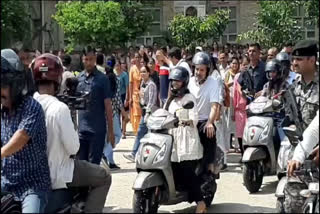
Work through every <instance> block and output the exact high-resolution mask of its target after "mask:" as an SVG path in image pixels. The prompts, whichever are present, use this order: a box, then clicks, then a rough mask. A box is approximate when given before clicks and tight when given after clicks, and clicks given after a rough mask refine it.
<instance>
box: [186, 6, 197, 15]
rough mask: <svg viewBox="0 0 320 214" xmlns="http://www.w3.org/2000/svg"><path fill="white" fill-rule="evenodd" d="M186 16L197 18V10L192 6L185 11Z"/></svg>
mask: <svg viewBox="0 0 320 214" xmlns="http://www.w3.org/2000/svg"><path fill="white" fill-rule="evenodd" d="M186 16H195V17H197V16H198V10H197V9H196V8H195V7H193V6H191V7H188V8H187V10H186Z"/></svg>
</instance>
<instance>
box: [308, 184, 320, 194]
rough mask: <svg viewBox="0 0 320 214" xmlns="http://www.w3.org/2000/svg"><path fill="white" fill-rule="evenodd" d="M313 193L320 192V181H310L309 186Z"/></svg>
mask: <svg viewBox="0 0 320 214" xmlns="http://www.w3.org/2000/svg"><path fill="white" fill-rule="evenodd" d="M308 189H309V190H310V191H311V192H312V193H318V192H319V183H315V182H312V183H309V188H308Z"/></svg>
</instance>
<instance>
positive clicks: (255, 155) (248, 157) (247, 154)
mask: <svg viewBox="0 0 320 214" xmlns="http://www.w3.org/2000/svg"><path fill="white" fill-rule="evenodd" d="M266 157H267V154H266V152H265V151H264V150H263V149H262V148H260V147H248V148H246V150H245V151H244V154H243V157H242V162H251V161H257V160H263V159H265V158H266Z"/></svg>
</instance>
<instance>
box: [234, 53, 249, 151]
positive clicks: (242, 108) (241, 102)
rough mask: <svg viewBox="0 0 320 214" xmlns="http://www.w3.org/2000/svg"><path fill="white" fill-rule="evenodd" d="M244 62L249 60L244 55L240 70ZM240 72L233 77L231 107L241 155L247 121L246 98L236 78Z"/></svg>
mask: <svg viewBox="0 0 320 214" xmlns="http://www.w3.org/2000/svg"><path fill="white" fill-rule="evenodd" d="M246 64H249V60H248V58H247V57H244V59H243V60H242V63H241V68H240V70H241V71H243V70H244V69H245V66H246ZM239 76H240V73H237V74H236V76H235V77H234V83H233V107H234V120H235V121H236V137H237V138H238V142H239V147H240V151H241V154H242V155H243V147H242V136H243V130H244V126H245V125H246V121H247V112H246V106H247V100H246V98H244V97H243V96H242V92H241V86H240V84H239V83H238V78H239Z"/></svg>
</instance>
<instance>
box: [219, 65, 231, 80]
mask: <svg viewBox="0 0 320 214" xmlns="http://www.w3.org/2000/svg"><path fill="white" fill-rule="evenodd" d="M229 69H230V67H229V65H227V67H225V68H223V67H222V65H219V72H220V75H221V78H222V80H224V78H225V77H226V73H227V71H228V70H229Z"/></svg>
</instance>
